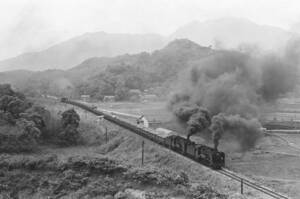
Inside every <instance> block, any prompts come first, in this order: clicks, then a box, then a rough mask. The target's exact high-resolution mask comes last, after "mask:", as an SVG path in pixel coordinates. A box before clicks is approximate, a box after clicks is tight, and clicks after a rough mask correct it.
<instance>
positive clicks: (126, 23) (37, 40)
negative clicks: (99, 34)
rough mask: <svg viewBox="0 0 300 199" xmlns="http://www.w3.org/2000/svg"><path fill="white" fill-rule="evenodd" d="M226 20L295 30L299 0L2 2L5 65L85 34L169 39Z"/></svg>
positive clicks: (0, 43) (0, 54) (0, 55)
mask: <svg viewBox="0 0 300 199" xmlns="http://www.w3.org/2000/svg"><path fill="white" fill-rule="evenodd" d="M226 16H233V17H241V18H247V19H250V20H252V21H254V22H256V23H258V24H265V25H273V26H278V27H281V28H283V29H287V30H288V29H289V28H290V26H291V25H293V24H295V23H297V22H299V21H300V1H299V0H293V1H292V0H259V1H258V0H256V1H255V0H226V1H222V0H0V59H4V58H7V57H10V56H14V55H17V54H20V53H23V52H28V51H36V50H40V49H43V48H45V47H48V46H49V45H52V44H54V43H57V42H59V41H62V40H65V39H68V38H70V37H73V36H77V35H80V34H83V33H85V32H95V31H106V32H111V33H159V34H163V35H168V34H170V33H172V32H173V31H175V30H176V29H177V28H178V27H179V26H181V25H184V24H186V23H189V22H191V21H194V20H198V21H205V20H207V19H215V18H221V17H226Z"/></svg>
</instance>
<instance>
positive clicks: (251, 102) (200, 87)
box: [169, 40, 300, 150]
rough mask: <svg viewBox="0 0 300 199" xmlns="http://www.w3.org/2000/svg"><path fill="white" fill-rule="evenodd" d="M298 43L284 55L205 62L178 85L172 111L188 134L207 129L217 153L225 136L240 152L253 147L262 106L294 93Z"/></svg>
mask: <svg viewBox="0 0 300 199" xmlns="http://www.w3.org/2000/svg"><path fill="white" fill-rule="evenodd" d="M299 44H300V40H298V41H294V42H292V43H291V44H289V45H288V46H287V49H286V51H285V52H284V53H283V55H265V56H252V55H250V54H245V53H240V52H236V51H219V52H217V53H215V54H214V55H212V56H210V57H208V58H206V59H202V60H200V61H199V62H197V63H195V64H194V65H193V66H192V67H191V68H190V69H189V73H188V77H187V79H185V81H181V82H180V84H181V85H182V87H181V89H180V90H179V91H178V93H176V94H175V95H174V96H173V97H172V99H171V100H170V103H169V107H170V109H171V110H172V111H173V113H174V115H175V116H176V117H177V119H178V120H179V121H180V123H181V124H183V125H185V126H187V128H188V129H190V130H189V131H192V132H189V135H192V134H194V133H196V132H201V131H203V130H204V129H207V128H208V127H209V129H210V131H211V133H212V140H213V141H214V144H215V148H217V147H218V145H219V140H220V139H221V137H222V136H223V135H225V134H230V135H231V136H233V137H235V139H236V140H237V141H238V142H239V143H240V146H241V149H242V150H246V149H248V148H251V147H253V146H254V145H255V142H256V141H257V139H258V138H259V137H260V134H261V132H260V130H259V129H260V127H261V126H260V124H259V122H258V120H257V119H256V118H258V117H259V115H260V109H261V107H262V106H263V105H265V104H267V103H273V102H275V101H276V99H278V98H279V97H281V96H283V95H284V94H286V93H287V92H289V91H292V90H293V88H294V87H295V85H296V83H297V69H298V58H297V55H298V54H297V53H299V52H300V48H299V46H300V45H299ZM200 107H205V108H206V109H207V110H208V111H209V112H210V113H208V111H207V110H205V109H203V108H200ZM203 110H205V111H204V112H203ZM209 116H211V117H212V119H210V118H209Z"/></svg>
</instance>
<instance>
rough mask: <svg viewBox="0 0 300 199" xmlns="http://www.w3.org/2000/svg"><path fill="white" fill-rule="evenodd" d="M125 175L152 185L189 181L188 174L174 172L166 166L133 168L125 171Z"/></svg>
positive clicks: (167, 184) (184, 183) (183, 183)
mask: <svg viewBox="0 0 300 199" xmlns="http://www.w3.org/2000/svg"><path fill="white" fill-rule="evenodd" d="M125 177H126V178H127V179H130V180H134V181H135V182H138V183H140V184H152V185H164V186H169V185H178V184H182V185H186V184H187V183H188V181H189V179H188V176H187V175H186V174H185V173H184V172H181V173H179V174H178V173H176V172H174V171H172V170H170V169H166V168H162V169H161V168H154V167H144V168H133V169H130V170H129V171H128V172H126V174H125Z"/></svg>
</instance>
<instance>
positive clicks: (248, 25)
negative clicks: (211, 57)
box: [170, 18, 296, 50]
mask: <svg viewBox="0 0 300 199" xmlns="http://www.w3.org/2000/svg"><path fill="white" fill-rule="evenodd" d="M295 35H296V33H292V32H288V31H285V30H283V29H281V28H278V27H272V26H265V25H258V24H256V23H253V22H251V21H249V20H246V19H240V18H221V19H217V20H209V21H204V22H199V21H194V22H191V23H189V24H186V25H185V26H183V27H180V28H178V29H177V31H175V32H174V33H173V34H172V35H171V36H170V37H171V38H188V39H190V40H192V41H194V42H197V43H199V44H201V45H205V46H208V45H212V46H214V47H216V48H237V47H239V46H240V45H243V44H250V45H253V46H255V45H256V46H258V47H260V48H262V49H265V50H274V49H277V48H280V47H283V46H284V45H285V43H286V42H287V41H288V40H289V39H290V38H292V37H294V36H295Z"/></svg>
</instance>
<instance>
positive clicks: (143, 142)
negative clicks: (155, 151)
mask: <svg viewBox="0 0 300 199" xmlns="http://www.w3.org/2000/svg"><path fill="white" fill-rule="evenodd" d="M144 145H145V141H144V140H143V141H142V166H144Z"/></svg>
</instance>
